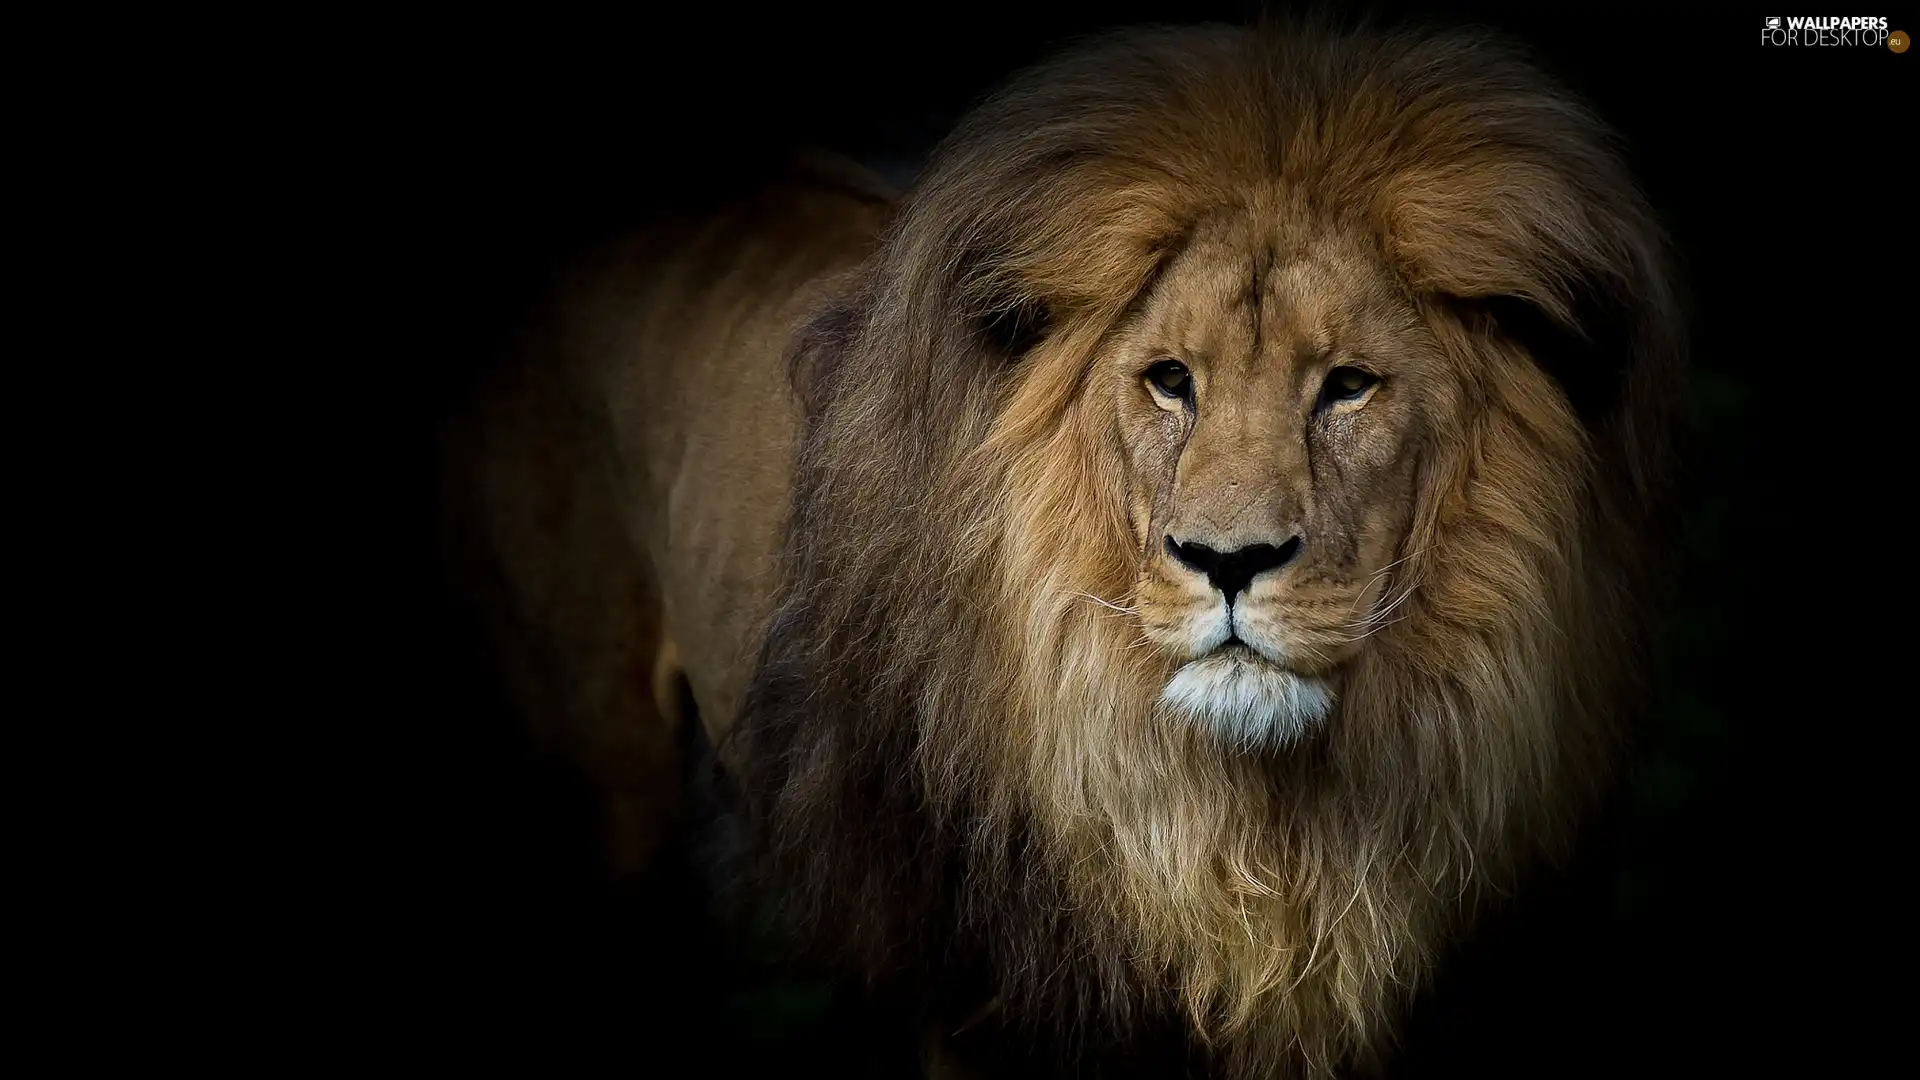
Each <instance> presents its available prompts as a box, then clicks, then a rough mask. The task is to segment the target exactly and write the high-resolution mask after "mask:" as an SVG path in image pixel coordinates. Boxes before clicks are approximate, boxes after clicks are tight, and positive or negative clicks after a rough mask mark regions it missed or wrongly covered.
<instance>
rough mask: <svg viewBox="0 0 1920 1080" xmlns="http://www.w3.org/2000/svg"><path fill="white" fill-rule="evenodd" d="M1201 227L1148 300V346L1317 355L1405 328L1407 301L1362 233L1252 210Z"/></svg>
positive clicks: (1197, 352) (1249, 357)
mask: <svg viewBox="0 0 1920 1080" xmlns="http://www.w3.org/2000/svg"><path fill="white" fill-rule="evenodd" d="M1231 220H1232V227H1231V228H1223V227H1221V226H1218V225H1215V226H1214V227H1212V228H1209V229H1207V230H1206V231H1205V232H1201V233H1198V234H1197V235H1196V236H1195V237H1194V238H1193V240H1192V242H1191V243H1190V244H1189V245H1187V247H1186V248H1185V249H1184V250H1183V251H1182V252H1181V254H1180V256H1179V257H1178V258H1176V259H1175V260H1174V261H1173V262H1172V263H1171V264H1170V265H1169V266H1168V268H1167V270H1166V272H1165V273H1164V274H1163V275H1162V277H1161V279H1160V281H1159V282H1158V283H1157V284H1156V287H1155V289H1154V290H1153V292H1152V294H1151V295H1150V297H1149V300H1148V302H1147V304H1146V305H1145V308H1144V311H1143V314H1144V319H1143V321H1142V325H1141V330H1142V332H1143V333H1144V334H1145V335H1146V336H1147V337H1148V338H1150V339H1152V340H1150V341H1148V342H1146V344H1147V345H1148V346H1149V347H1162V348H1170V349H1176V350H1180V351H1183V352H1185V353H1187V354H1188V355H1189V356H1191V357H1195V358H1199V359H1203V360H1206V361H1208V362H1211V363H1214V364H1222V365H1230V364H1233V363H1235V362H1238V363H1240V364H1242V365H1255V364H1258V365H1262V366H1266V365H1270V364H1272V363H1273V362H1274V361H1276V360H1278V361H1281V362H1283V363H1284V362H1287V361H1292V360H1312V359H1317V358H1320V357H1324V356H1326V355H1328V354H1329V353H1331V352H1333V351H1334V350H1335V349H1336V348H1339V347H1341V346H1343V345H1344V346H1346V347H1349V348H1352V347H1356V346H1359V345H1361V344H1370V345H1371V344H1378V339H1380V338H1381V337H1382V336H1383V335H1391V334H1394V333H1397V332H1401V331H1404V330H1405V329H1407V328H1408V327H1409V325H1410V324H1411V322H1412V318H1411V316H1412V312H1411V309H1410V307H1409V306H1408V305H1406V303H1405V302H1404V300H1402V299H1401V293H1400V292H1399V291H1398V290H1397V289H1395V288H1394V286H1393V282H1392V278H1391V272H1390V271H1389V270H1388V268H1387V266H1386V264H1385V263H1384V261H1383V260H1381V259H1380V258H1379V257H1378V256H1377V255H1375V254H1373V253H1372V251H1370V249H1369V245H1368V244H1367V242H1366V240H1365V238H1364V237H1362V236H1359V235H1357V234H1355V233H1353V232H1352V231H1350V230H1341V229H1335V228H1329V227H1327V226H1326V225H1324V224H1314V225H1301V224H1294V223H1290V222H1287V221H1285V220H1277V219H1274V218H1272V217H1266V218H1262V217H1256V216H1254V215H1251V214H1248V215H1243V216H1239V217H1236V218H1234V219H1231Z"/></svg>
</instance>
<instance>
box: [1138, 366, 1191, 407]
mask: <svg viewBox="0 0 1920 1080" xmlns="http://www.w3.org/2000/svg"><path fill="white" fill-rule="evenodd" d="M1147 382H1148V383H1149V384H1151V385H1152V386H1153V388H1154V389H1155V390H1157V391H1159V393H1160V394H1161V396H1163V397H1170V398H1174V399H1175V400H1179V401H1184V400H1186V399H1187V398H1188V397H1190V396H1192V394H1193V375H1192V374H1191V373H1190V372H1188V371H1187V365H1185V364H1183V363H1181V362H1180V361H1178V360H1162V361H1160V362H1159V363H1157V364H1155V365H1153V366H1152V367H1150V368H1148V369H1147Z"/></svg>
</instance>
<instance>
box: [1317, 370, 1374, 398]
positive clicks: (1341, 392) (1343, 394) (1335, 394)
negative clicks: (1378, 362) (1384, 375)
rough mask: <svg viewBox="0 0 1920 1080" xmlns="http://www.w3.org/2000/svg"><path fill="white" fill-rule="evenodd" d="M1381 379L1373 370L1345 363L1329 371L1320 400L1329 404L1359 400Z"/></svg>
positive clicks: (1321, 388) (1321, 390)
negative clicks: (1347, 365) (1345, 364)
mask: <svg viewBox="0 0 1920 1080" xmlns="http://www.w3.org/2000/svg"><path fill="white" fill-rule="evenodd" d="M1379 381H1380V380H1379V379H1378V378H1375V377H1374V375H1373V374H1372V373H1371V372H1366V371H1362V370H1360V369H1359V368H1357V367H1346V366H1344V365H1343V366H1341V367H1337V368H1334V369H1333V370H1332V371H1329V372H1327V381H1326V382H1325V383H1324V384H1322V385H1321V387H1320V400H1321V401H1322V402H1324V403H1326V404H1329V405H1331V404H1334V403H1336V402H1341V401H1358V400H1359V399H1360V398H1362V397H1364V396H1365V395H1366V393H1367V391H1368V390H1371V389H1373V386H1374V384H1375V383H1377V382H1379Z"/></svg>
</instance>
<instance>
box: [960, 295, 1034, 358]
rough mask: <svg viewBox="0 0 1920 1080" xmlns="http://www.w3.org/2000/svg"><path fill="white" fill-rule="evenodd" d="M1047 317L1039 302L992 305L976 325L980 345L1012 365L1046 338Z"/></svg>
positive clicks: (1021, 301)
mask: <svg viewBox="0 0 1920 1080" xmlns="http://www.w3.org/2000/svg"><path fill="white" fill-rule="evenodd" d="M1050 317H1051V312H1050V311H1049V310H1048V308H1047V305H1046V304H1044V303H1042V302H1041V301H1038V300H1031V299H1015V300H1008V301H1003V302H1001V303H1000V304H997V305H995V306H993V307H992V308H991V309H990V310H989V311H988V312H987V313H986V314H985V315H983V316H981V317H980V318H979V319H978V320H976V322H977V328H978V332H979V334H980V339H981V342H982V344H984V345H985V346H986V347H987V348H988V349H989V350H991V351H992V353H993V354H994V355H995V356H996V357H997V358H998V359H1000V360H1002V361H1004V362H1006V363H1013V362H1014V361H1017V360H1019V359H1020V358H1021V357H1022V356H1025V355H1026V354H1027V351H1028V350H1030V349H1032V348H1033V347H1034V346H1035V345H1037V344H1039V343H1040V339H1041V338H1042V337H1044V336H1046V332H1047V322H1048V319H1049V318H1050Z"/></svg>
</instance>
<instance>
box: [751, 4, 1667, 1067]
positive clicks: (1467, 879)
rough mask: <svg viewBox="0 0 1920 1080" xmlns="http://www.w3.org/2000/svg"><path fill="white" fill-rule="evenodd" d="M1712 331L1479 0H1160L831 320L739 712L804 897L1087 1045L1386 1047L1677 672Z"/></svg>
mask: <svg viewBox="0 0 1920 1080" xmlns="http://www.w3.org/2000/svg"><path fill="white" fill-rule="evenodd" d="M1680 351H1681V350H1680V333H1679V329H1678V319H1677V317H1676V315H1675V310H1674V302H1673V300H1672V296H1671V289H1670V285H1669V280H1668V271H1667V269H1666V264H1665V261H1664V256H1663V254H1662V245H1661V241H1660V237H1659V234H1658V232H1657V230H1656V228H1655V226H1654V224H1653V223H1652V220H1651V217H1650V215H1649V213H1648V210H1647V208H1646V206H1645V205H1644V203H1643V201H1642V199H1641V197H1640V196H1639V195H1638V193H1637V192H1636V189H1635V187H1634V185H1633V183H1632V182H1631V180H1630V178H1629V177H1628V175H1627V173H1626V172H1625V171H1624V169H1623V166H1622V164H1621V162H1620V161H1619V160H1618V158H1617V157H1616V156H1615V154H1614V153H1613V152H1612V151H1611V150H1610V149H1609V147H1608V145H1607V142H1606V139H1605V136H1604V135H1603V132H1602V130H1601V129H1600V128H1599V127H1598V126H1597V124H1596V123H1595V121H1594V120H1592V119H1591V118H1590V117H1589V116H1588V115H1587V114H1586V113H1585V112H1583V111H1582V110H1581V109H1580V108H1579V107H1578V106H1577V105H1576V104H1575V103H1573V102H1572V101H1571V100H1569V98H1568V97H1567V96H1566V95H1565V94H1564V93H1563V92H1562V91H1560V90H1559V89H1557V88H1556V87H1554V86H1553V85H1552V84H1551V83H1550V82H1548V81H1547V80H1545V79H1544V78H1543V77H1542V76H1541V75H1540V74H1539V73H1537V72H1536V71H1535V70H1533V69H1532V68H1531V67H1529V66H1527V65H1526V64H1525V63H1524V62H1522V61H1521V60H1519V59H1517V58H1516V57H1515V56H1514V55H1513V54H1512V53H1511V52H1510V51H1508V50H1507V49H1505V48H1503V47H1501V46H1499V45H1498V44H1496V43H1492V42H1489V41H1487V40H1484V39H1481V38H1477V37H1470V36H1393V35H1374V36H1368V37H1359V36H1341V35H1334V34H1325V33H1304V32H1290V33H1256V32H1249V31H1239V30H1227V29H1196V30H1169V31H1152V32H1146V33H1135V34H1131V35H1128V36H1122V37H1117V38H1112V39H1107V40H1104V41H1100V42H1097V43H1094V44H1092V45H1089V46H1087V47H1085V48H1083V49H1081V50H1079V51H1078V52H1076V53H1073V54H1071V55H1069V56H1067V57H1065V58H1063V59H1060V60H1058V61H1056V62H1054V63H1052V64H1049V65H1047V66H1044V67H1042V68H1040V69H1039V70H1037V71H1034V72H1032V73H1030V74H1029V75H1027V76H1025V77H1024V78H1022V79H1020V80H1019V81H1017V82H1016V83H1015V84H1013V85H1012V86H1010V87H1009V88H1007V89H1006V90H1004V91H1003V92H1002V93H1000V94H999V95H998V96H997V97H995V98H993V99H992V100H990V101H989V102H988V103H986V104H985V105H984V106H983V107H981V108H980V109H979V110H978V111H977V112H976V113H975V114H974V115H973V116H972V117H971V118H970V119H969V120H968V121H966V122H965V123H964V124H963V125H962V126H961V128H960V129H959V130H958V131H957V132H956V133H955V134H954V135H953V136H952V137H951V138H950V139H949V140H948V141H947V142H946V143H945V144H944V145H943V147H942V148H941V150H940V152H939V153H938V154H937V156H936V158H935V160H934V162H933V164H932V165H931V167H930V169H929V171H928V173H927V174H926V175H925V176H924V178H923V179H922V180H921V182H920V183H919V185H918V186H917V188H916V189H915V191H914V192H913V193H912V194H911V195H910V197H909V198H908V199H907V201H906V202H905V204H904V205H903V206H902V208H901V210H900V212H899V213H898V215H897V217H896V219H895V220H894V222H893V223H892V225H891V226H890V229H889V231H888V234H887V236H886V238H885V242H884V244H883V246H882V248H881V250H880V252H879V253H878V254H877V255H876V256H875V257H874V258H873V259H872V260H871V261H870V262H869V263H868V265H867V266H866V267H865V268H864V269H863V271H862V273H861V275H860V279H859V281H858V282H857V283H856V284H855V285H854V286H853V287H851V288H850V289H849V290H848V291H847V292H846V294H845V295H844V296H843V297H842V299H841V300H840V302H838V303H837V304H835V305H833V306H832V307H831V308H830V309H829V310H827V311H824V312H822V313H821V314H820V315H819V316H818V317H817V318H816V319H815V320H814V322H813V323H812V324H811V325H810V326H809V327H808V328H807V330H806V332H805V333H804V334H803V335H802V338H801V342H800V347H799V348H798V349H797V350H796V353H795V357H794V364H795V368H794V376H795V382H796V387H797V389H798V390H799V392H800V394H801V397H802V400H803V402H804V403H805V404H806V406H807V409H808V422H807V427H806V434H805V442H804V446H803V448H802V451H801V456H800V460H799V471H798V478H797V490H796V496H795V503H794V507H793V512H792V516H791V519H790V522H789V525H788V532H787V536H786V540H785V547H784V555H783V565H782V574H783V578H782V582H783V584H782V586H781V591H780V594H779V597H778V604H777V607H776V609H775V613H774V618H773V622H772V624H771V628H770V632H769V634H768V637H767V640H766V643H765V648H764V653H763V655H762V657H761V660H760V664H759V667H758V670H757V674H756V676H755V679H754V682H753V686H752V688H751V691H750V693H749V697H748V702H747V705H746V707H745V711H744V713H743V715H742V718H741V725H740V728H739V730H738V737H739V738H741V739H743V740H745V745H746V746H748V747H750V748H752V751H753V752H752V754H751V755H750V758H751V760H752V761H753V762H754V763H755V766H754V772H753V773H752V775H751V779H752V780H753V781H754V783H753V785H752V787H751V790H752V791H753V792H754V796H755V799H756V805H757V807H758V809H759V812H760V813H761V814H762V816H763V821H764V822H765V824H766V826H767V829H766V836H767V838H768V840H769V841H770V843H771V844H772V846H773V849H774V852H775V853H776V856H777V858H776V860H775V862H776V864H777V865H778V866H779V867H780V868H781V870H782V871H783V873H784V876H785V880H786V882H787V884H788V886H789V887H790V890H791V895H792V896H793V897H794V898H795V900H796V901H797V905H796V913H797V914H798V915H799V916H800V917H801V918H802V920H803V923H804V924H805V925H807V926H808V927H810V928H811V929H812V930H813V931H815V932H816V933H817V935H818V940H820V941H822V942H824V943H825V944H826V946H827V947H828V948H829V949H830V950H834V951H838V952H840V953H842V954H844V955H847V956H851V957H853V958H855V959H856V960H857V962H858V964H859V965H860V966H861V967H862V968H863V969H864V970H865V971H866V972H867V973H868V974H870V975H873V976H876V977H889V976H902V977H909V978H911V977H920V978H926V979H936V978H937V979H938V980H939V981H946V982H950V981H951V979H952V978H955V977H958V974H959V973H965V974H967V975H970V976H973V977H977V978H978V979H979V980H980V983H979V985H980V986H981V987H982V992H983V993H990V994H996V995H998V996H999V998H1000V1000H1001V1001H1002V1002H1003V1003H1004V1006H1005V1008H1004V1013H1005V1014H1006V1016H1007V1017H1008V1018H1009V1019H1010V1020H1011V1021H1013V1022H1015V1023H1027V1024H1033V1025H1037V1026H1039V1027H1042V1028H1048V1029H1049V1030H1051V1031H1052V1032H1053V1033H1055V1034H1063V1035H1066V1036H1069V1037H1070V1038H1071V1039H1072V1040H1074V1041H1073V1042H1071V1043H1070V1044H1069V1045H1076V1046H1082V1047H1090V1046H1093V1045H1096V1044H1098V1043H1100V1042H1103V1041H1108V1040H1113V1039H1122V1038H1125V1037H1126V1036H1127V1035H1128V1034H1129V1033H1131V1032H1136V1031H1140V1030H1144V1029H1149V1028H1152V1026H1153V1025H1155V1024H1156V1023H1161V1022H1165V1023H1169V1024H1173V1025H1175V1026H1177V1027H1180V1028H1182V1029H1183V1030H1184V1031H1185V1032H1186V1033H1187V1034H1188V1035H1189V1036H1190V1037H1191V1038H1192V1039H1193V1041H1194V1042H1195V1043H1196V1044H1198V1045H1201V1046H1204V1047H1206V1048H1207V1050H1206V1051H1205V1052H1206V1053H1208V1054H1210V1055H1212V1056H1213V1058H1214V1060H1216V1061H1217V1062H1218V1063H1220V1064H1222V1065H1223V1066H1225V1067H1228V1068H1230V1069H1236V1070H1241V1071H1251V1072H1260V1071H1263V1070H1279V1069H1289V1068H1291V1069H1305V1070H1308V1071H1317V1070H1323V1069H1327V1068H1330V1067H1333V1066H1335V1065H1337V1064H1339V1063H1341V1062H1345V1061H1350V1060H1353V1059H1355V1058H1357V1057H1362V1056H1365V1055H1366V1054H1368V1053H1369V1052H1370V1051H1372V1050H1373V1049H1374V1048H1375V1047H1377V1045H1378V1044H1379V1043H1380V1041H1381V1037H1382V1036H1383V1034H1384V1031H1385V1024H1386V1021H1387V1019H1388V1018H1389V1017H1390V1015H1391V1014H1392V1011H1393V1008H1394V1006H1395V1005H1396V1004H1397V1003H1398V1002H1399V1001H1400V1000H1401V998H1402V995H1403V994H1404V992H1405V990H1406V988H1407V987H1409V986H1411V985H1413V984H1415V983H1416V982H1417V981H1418V979H1419V977H1420V976H1421V975H1422V974H1423V973H1424V971H1425V969H1426V968H1427V966H1428V965H1429V963H1430V961H1431V959H1432V958H1433V956H1434V954H1435V950H1436V947H1437V946H1438V945H1439V944H1440V943H1441V942H1442V941H1443V940H1444V938H1445V936H1446V934H1447V933H1448V932H1449V931H1450V930H1451V929H1452V928H1454V927H1455V926H1456V925H1457V924H1458V922H1459V919H1460V916H1461V915H1462V914H1463V913H1464V912H1465V911H1466V909H1467V907H1468V905H1469V901H1470V899H1471V897H1472V896H1473V895H1474V893H1475V892H1476V891H1477V890H1478V889H1479V888H1480V887H1482V886H1484V885H1486V884H1489V883H1499V882H1501V881H1502V880H1504V879H1505V878H1507V877H1508V876H1509V875H1510V873H1511V872H1512V870H1513V869H1514V868H1515V867H1516V865H1517V864H1518V863H1519V861H1520V860H1522V859H1524V858H1525V857H1527V856H1529V855H1531V854H1533V853H1535V852H1538V851H1540V850H1542V849H1543V848H1548V847H1551V846H1553V845H1555V844H1557V843H1558V842H1559V841H1560V840H1561V839H1562V838H1563V837H1564V836H1565V835H1566V832H1567V825H1568V823H1569V822H1570V820H1571V818H1572V816H1573V814H1574V812H1575V811H1577V810H1578V809H1579V807H1580V805H1581V803H1582V801H1583V800H1584V799H1585V798H1586V797H1587V796H1588V795H1590V793H1591V792H1592V790H1593V788H1594V785H1595V783H1596V782H1597V780H1598V778H1600V777H1601V776H1602V775H1603V774H1604V771H1605V764H1606V761H1607V758H1608V749H1609V747H1610V745H1611V743H1612V742H1613V732H1614V730H1615V727H1616V720H1617V714H1618V712H1619V710H1620V708H1621V707H1622V703H1623V701H1625V700H1626V697H1625V695H1626V694H1627V692H1628V691H1629V690H1630V689H1631V688H1632V686H1633V683H1634V675H1635V668H1636V656H1635V652H1634V649H1635V644H1636V639H1637V635H1638V634H1639V632H1640V625H1641V623H1640V618H1641V617H1640V614H1639V612H1640V605H1638V604H1636V603H1635V602H1634V600H1635V597H1636V595H1637V590H1638V589H1639V588H1640V583H1641V579H1642V577H1643V573H1644V565H1643V564H1644V561H1645V559H1644V557H1645V555H1646V554H1647V553H1646V550H1645V544H1644V541H1645V539H1646V528H1647V524H1648V521H1649V517H1650V513H1651V507H1652V503H1653V489H1654V486H1655V485H1654V484H1653V480H1652V478H1653V477H1654V476H1655V475H1656V472H1657V470H1656V469H1655V468H1654V466H1655V465H1656V464H1657V463H1658V460H1659V458H1660V455H1661V452H1662V446H1663V438H1662V433H1663V432H1664V430H1665V428H1666V426H1667V414H1668V410H1667V402H1668V400H1669V399H1670V397H1671V394H1672V386H1673V383H1672V380H1673V378H1674V376H1675V374H1676V372H1677V370H1678V363H1679V358H1680Z"/></svg>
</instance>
